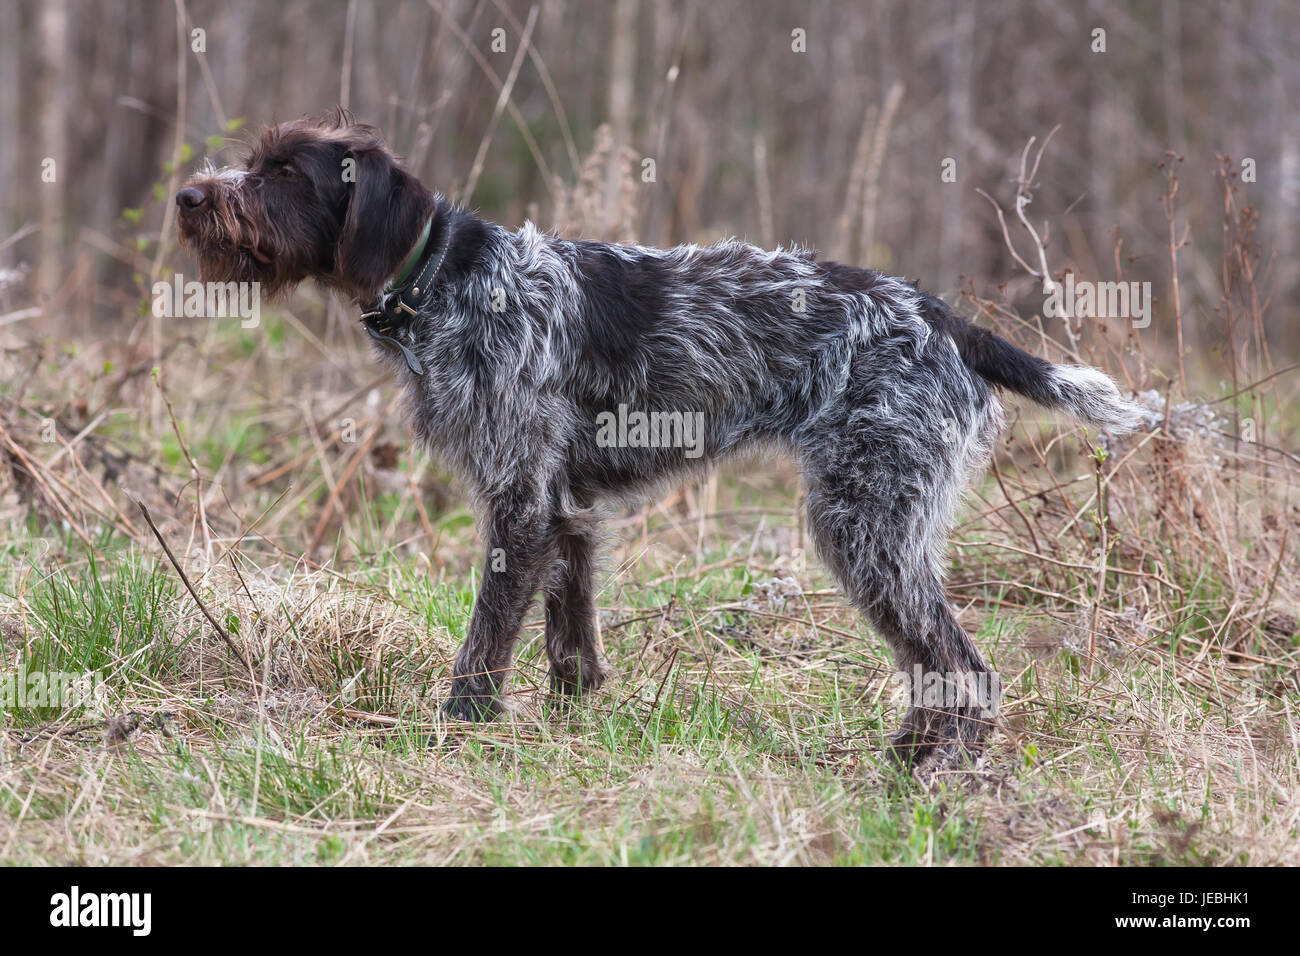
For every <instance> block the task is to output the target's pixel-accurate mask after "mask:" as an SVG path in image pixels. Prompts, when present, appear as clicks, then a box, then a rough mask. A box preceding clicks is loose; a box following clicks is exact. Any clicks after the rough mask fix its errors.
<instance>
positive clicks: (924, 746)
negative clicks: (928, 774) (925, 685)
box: [885, 707, 993, 771]
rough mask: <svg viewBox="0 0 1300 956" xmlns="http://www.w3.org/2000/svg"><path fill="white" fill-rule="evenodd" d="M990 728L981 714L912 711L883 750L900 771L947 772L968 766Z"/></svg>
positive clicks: (963, 710)
mask: <svg viewBox="0 0 1300 956" xmlns="http://www.w3.org/2000/svg"><path fill="white" fill-rule="evenodd" d="M992 727H993V723H992V720H991V719H989V718H988V717H987V716H986V715H985V714H984V713H983V712H980V713H974V712H972V711H970V710H967V709H961V710H931V709H926V708H919V707H913V708H912V709H911V710H909V711H908V712H907V715H906V716H905V717H904V718H903V726H902V727H900V728H899V729H898V730H897V731H895V732H894V733H893V734H891V735H890V737H889V741H888V744H887V745H886V748H885V750H886V753H887V754H888V756H889V758H890V760H891V761H892V762H893V763H894V765H895V766H897V767H899V768H900V769H903V770H912V771H916V770H919V769H920V768H921V767H922V766H923V765H924V766H925V767H931V766H932V765H935V764H941V765H943V766H944V767H951V768H956V767H959V766H964V765H971V764H973V763H974V762H975V760H976V758H977V757H978V756H979V754H980V753H981V752H982V750H983V747H984V738H985V737H986V736H987V735H988V733H989V731H990V730H991V729H992Z"/></svg>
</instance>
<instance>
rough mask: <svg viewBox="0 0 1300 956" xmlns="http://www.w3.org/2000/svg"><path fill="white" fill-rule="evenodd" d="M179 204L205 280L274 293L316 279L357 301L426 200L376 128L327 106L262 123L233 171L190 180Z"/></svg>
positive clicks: (399, 253) (418, 221)
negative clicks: (324, 111)
mask: <svg viewBox="0 0 1300 956" xmlns="http://www.w3.org/2000/svg"><path fill="white" fill-rule="evenodd" d="M191 190H197V191H198V193H199V194H201V195H202V198H201V199H197V194H196V193H194V192H191ZM182 200H184V201H182ZM196 200H197V201H196ZM178 205H179V207H180V212H179V223H180V241H181V245H182V246H183V247H184V248H185V249H187V250H188V251H189V252H191V253H192V254H193V255H194V256H195V258H196V259H197V260H198V263H199V269H200V273H201V275H202V277H203V279H204V280H205V281H218V282H232V281H233V282H259V283H261V285H262V291H263V292H264V293H265V294H267V295H270V296H274V295H277V294H285V293H288V292H289V291H292V289H293V288H294V287H295V286H296V285H297V284H298V283H299V282H301V281H302V280H304V279H306V278H315V279H318V280H320V281H321V282H323V283H324V284H326V285H327V286H330V287H332V288H336V289H338V290H340V291H342V292H343V293H345V294H347V295H349V296H351V297H352V298H354V299H355V300H356V301H358V302H364V301H367V300H369V299H371V298H373V297H374V296H375V295H376V294H377V293H378V292H379V290H380V289H381V288H382V286H383V284H384V282H385V280H387V279H388V278H389V277H390V276H391V275H392V273H393V272H394V271H396V269H397V266H398V264H399V263H400V262H401V261H402V259H403V257H404V256H405V255H406V254H407V253H408V252H409V251H410V249H411V246H412V245H413V244H414V243H415V240H416V239H417V238H418V236H419V233H420V229H421V228H422V227H423V224H424V222H425V221H426V220H427V219H428V217H429V215H430V214H431V213H432V211H433V208H434V197H433V195H432V193H430V192H429V191H428V190H427V189H426V188H425V187H424V186H422V185H421V184H420V183H419V181H418V180H417V179H416V178H415V177H414V176H412V175H411V174H410V173H409V172H407V171H406V169H405V168H404V167H403V166H402V165H401V163H400V162H399V161H398V160H397V158H396V157H394V156H393V154H392V153H391V152H390V151H389V150H388V148H387V147H386V146H385V145H384V143H383V140H382V139H381V138H380V136H379V132H378V131H377V130H376V129H375V128H374V127H372V126H366V125H364V124H361V123H355V122H353V121H352V118H351V117H350V116H349V115H348V114H347V113H346V112H345V111H342V110H335V111H334V112H332V113H330V114H329V115H327V116H325V117H322V118H318V119H302V120H295V121H293V122H290V123H282V124H280V125H277V126H268V127H264V128H263V129H262V131H261V133H260V134H259V136H258V139H257V141H256V142H254V143H252V144H250V146H249V150H248V155H247V157H246V158H245V159H244V160H243V162H242V163H240V164H239V165H238V166H236V167H233V168H229V169H225V170H220V171H217V170H213V169H208V170H205V171H203V172H200V173H198V174H196V175H194V176H193V177H191V178H190V179H189V181H188V182H186V184H185V188H184V189H182V190H181V193H179V194H178Z"/></svg>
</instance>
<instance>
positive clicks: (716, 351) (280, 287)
mask: <svg viewBox="0 0 1300 956" xmlns="http://www.w3.org/2000/svg"><path fill="white" fill-rule="evenodd" d="M176 202H177V204H178V206H179V207H180V208H179V221H180V236H181V240H182V242H183V244H184V245H185V246H186V248H188V249H189V250H191V251H192V252H193V254H194V255H195V256H196V257H197V259H198V261H199V263H200V267H201V271H202V273H203V278H204V279H205V280H208V281H212V280H217V281H223V282H229V281H245V282H248V281H256V282H259V283H261V284H262V287H263V289H264V291H266V292H268V293H271V294H274V293H276V292H283V291H286V290H289V289H292V288H293V287H294V286H295V285H296V284H297V283H299V282H301V281H302V280H304V279H307V278H314V279H317V280H318V281H320V282H322V283H324V284H325V285H326V286H329V287H331V288H334V289H337V290H339V291H340V292H341V293H343V294H345V295H346V296H348V297H350V298H351V299H352V300H353V301H355V302H356V304H357V306H358V307H359V308H360V310H361V316H360V317H361V321H362V324H363V326H364V329H365V330H366V332H367V333H368V334H369V335H370V336H371V337H372V338H373V339H374V342H375V346H376V350H377V351H378V353H379V354H380V355H381V356H382V357H383V358H384V359H385V360H386V361H387V362H388V363H389V365H390V366H391V367H392V369H393V372H394V373H395V374H396V375H397V377H398V378H399V379H400V381H401V383H402V385H403V386H404V387H405V390H406V393H407V396H408V397H409V406H410V414H411V419H412V422H413V423H414V428H415V431H416V433H417V434H418V435H419V437H420V438H421V439H422V440H423V441H424V442H425V443H427V444H428V446H429V447H430V448H432V449H433V450H435V451H436V452H437V453H438V454H439V455H440V456H441V457H442V458H443V460H444V461H445V462H446V464H447V465H448V467H450V468H451V469H452V470H453V471H454V472H456V473H457V474H458V475H459V476H460V477H461V478H462V479H463V480H464V481H465V483H466V484H467V486H468V488H469V490H470V491H471V493H472V495H473V498H474V501H475V503H476V505H477V507H478V509H479V512H480V515H481V520H482V528H483V531H484V534H485V536H486V539H487V542H486V543H487V552H488V558H487V562H486V564H487V567H486V570H485V572H484V574H483V583H482V589H481V591H480V593H479V595H478V601H477V603H476V604H475V606H474V613H473V617H472V619H471V621H470V624H469V632H468V636H467V638H466V639H465V643H464V646H463V647H462V648H461V649H460V652H459V654H458V655H457V658H456V663H455V667H454V671H453V677H452V683H451V691H450V697H449V699H448V700H447V702H446V705H445V707H446V710H447V712H448V713H449V714H451V715H453V716H455V717H458V718H464V719H482V718H487V717H490V716H492V715H494V714H495V713H497V712H498V711H499V710H500V708H501V691H502V685H503V683H504V682H505V679H506V674H507V672H508V670H509V667H510V661H511V651H512V648H513V646H514V643H515V640H516V638H517V637H518V634H519V630H520V626H521V624H522V621H523V618H524V614H525V612H526V611H527V609H528V606H529V604H530V602H531V601H532V599H533V597H534V595H536V593H537V592H538V591H541V592H542V593H543V594H544V596H545V616H546V650H547V654H548V656H549V658H550V665H551V683H552V686H553V688H554V689H555V690H557V691H560V692H565V693H573V692H580V691H590V690H592V689H594V688H596V687H598V686H599V685H600V683H601V682H602V681H603V680H604V679H605V676H606V665H605V662H604V660H603V648H602V645H601V639H600V629H599V622H598V618H597V611H596V591H595V585H594V580H593V570H594V567H595V563H596V556H595V545H594V540H595V532H596V528H597V524H598V521H599V518H600V510H599V509H600V507H601V503H602V501H604V500H607V499H611V498H613V499H636V498H640V497H644V496H646V495H648V494H652V493H654V491H655V490H656V489H657V488H662V487H663V486H664V484H665V483H667V482H670V481H673V480H679V479H681V478H682V477H683V476H685V475H688V474H690V473H691V472H692V471H693V470H695V469H697V468H698V467H699V466H702V465H705V464H708V463H710V462H714V461H717V460H718V459H720V458H723V457H724V456H726V455H728V454H730V453H731V452H734V451H739V450H740V449H743V448H745V447H746V446H752V445H754V444H755V443H760V442H761V443H768V444H775V445H778V446H781V447H784V448H785V449H788V451H789V452H790V453H791V454H792V455H794V456H795V457H796V458H797V459H798V461H799V462H800V464H801V466H802V469H803V474H804V479H805V482H806V486H807V489H808V521H809V526H810V527H811V528H812V530H813V533H814V537H815V539H816V542H817V545H818V548H819V550H820V552H821V555H822V557H823V559H824V560H825V562H826V564H827V565H829V567H830V568H831V570H832V571H833V572H834V573H835V575H836V576H837V577H838V579H839V581H840V583H841V584H842V585H843V587H844V590H845V592H846V593H847V595H848V597H849V599H850V600H851V601H852V602H853V604H854V605H855V606H856V607H857V608H858V609H859V610H860V611H861V612H862V613H863V614H865V615H866V617H867V619H868V620H869V621H870V622H871V624H872V625H874V627H875V628H876V630H877V631H878V632H879V633H880V634H881V635H883V637H884V638H885V640H886V641H888V643H889V646H890V647H891V648H892V649H893V653H894V658H895V661H896V663H897V665H898V668H899V669H900V670H901V671H903V672H904V673H907V674H909V675H910V674H912V673H917V674H926V675H931V674H938V675H945V678H944V679H945V680H947V679H951V677H952V675H958V676H957V677H956V678H955V679H956V680H958V681H972V682H974V681H984V682H987V681H988V680H989V679H990V678H995V675H993V673H992V671H991V669H990V668H989V665H988V664H986V663H985V661H984V659H983V658H982V657H981V656H980V652H979V651H978V650H977V649H976V647H975V645H974V644H973V643H972V642H971V639H970V637H969V636H968V635H967V634H966V632H965V631H964V630H963V629H962V627H961V625H959V624H958V623H957V620H956V618H955V617H954V616H953V612H952V610H951V608H950V607H949V604H948V601H947V599H946V598H945V595H944V587H943V570H944V558H943V552H944V545H945V539H946V537H947V535H948V532H949V528H950V525H951V522H952V517H953V510H954V507H955V505H956V503H957V500H958V497H959V495H960V493H961V490H962V486H963V484H964V483H965V481H966V479H967V478H968V476H970V475H971V474H972V473H973V472H975V471H977V470H979V469H980V468H981V467H983V465H984V464H985V463H986V461H987V459H988V457H989V454H990V451H991V447H992V443H993V441H994V439H995V436H996V435H997V434H998V431H999V429H1000V428H1001V426H1002V407H1001V404H1000V402H999V400H998V397H997V394H996V393H995V391H994V389H995V388H1006V389H1010V390H1011V391H1013V392H1017V393H1019V394H1021V395H1024V396H1027V397H1028V398H1030V399H1032V400H1033V401H1035V402H1037V403H1038V404H1040V405H1044V406H1047V407H1049V408H1059V409H1063V410H1065V411H1067V412H1070V413H1072V414H1073V415H1075V416H1077V417H1079V418H1081V419H1083V420H1084V421H1087V422H1091V423H1093V424H1095V425H1098V426H1101V427H1102V428H1105V429H1109V430H1112V431H1115V432H1123V431H1128V430H1131V429H1133V428H1135V427H1136V426H1137V425H1138V424H1139V420H1140V414H1139V411H1138V409H1137V408H1136V407H1134V406H1133V405H1131V404H1129V403H1127V402H1126V401H1124V400H1123V399H1122V398H1121V397H1120V394H1119V392H1118V390H1117V389H1116V387H1115V384H1114V383H1113V382H1112V381H1111V380H1110V379H1109V378H1108V377H1107V376H1106V375H1105V374H1103V373H1102V372H1099V371H1097V370H1095V369H1092V368H1084V367H1079V366H1063V365H1053V364H1052V363H1050V362H1047V361H1044V360H1043V359H1041V358H1037V357H1035V356H1033V355H1030V354H1028V353H1026V352H1023V351H1021V350H1020V349H1018V348H1016V347H1015V346H1013V345H1011V344H1010V343H1008V342H1006V341H1004V340H1003V339H1000V338H998V337H997V336H995V335H993V334H992V333H990V332H989V331H987V330H985V329H982V328H978V327H976V326H973V325H970V324H968V323H967V322H966V320H965V319H963V318H962V317H961V316H959V315H958V314H956V313H955V312H954V311H952V310H951V309H950V308H949V307H948V306H947V305H946V304H945V303H944V302H943V301H941V300H940V299H938V298H935V297H934V296H931V295H927V294H925V293H924V292H920V291H918V290H917V289H915V288H914V287H913V286H912V285H910V284H909V283H906V282H903V281H901V280H899V279H895V278H891V277H889V276H884V275H880V274H878V273H875V272H871V271H869V270H866V269H857V268H852V267H850V266H844V265H839V264H836V263H833V262H818V261H817V260H816V259H815V258H814V255H813V254H812V253H810V252H803V251H786V250H780V249H778V250H777V251H776V252H767V251H764V250H762V249H758V248H756V247H754V246H751V245H747V244H745V243H742V242H734V241H733V242H722V243H719V244H717V245H712V246H696V245H685V246H676V247H674V248H671V249H651V248H646V247H644V246H633V245H614V244H609V243H603V242H589V241H583V240H570V239H560V238H557V237H555V236H551V235H546V234H544V233H541V232H539V231H538V230H537V229H536V228H534V227H533V225H532V224H531V223H529V224H525V225H524V227H523V228H522V229H520V230H518V231H515V232H511V231H509V230H507V229H504V228H502V227H501V226H498V225H495V224H493V223H490V222H486V221H484V220H483V219H480V218H479V217H477V216H475V215H474V214H473V213H470V212H467V211H466V210H464V209H461V208H458V207H457V206H455V205H453V204H452V203H451V202H449V201H448V200H447V199H445V198H443V197H442V196H441V195H439V194H437V193H434V192H432V191H431V190H429V189H428V188H427V187H425V186H424V185H423V184H422V183H421V182H420V181H419V180H417V179H416V178H415V176H413V175H412V174H411V173H410V172H409V171H408V170H407V169H406V168H405V167H404V166H403V165H402V163H401V162H400V161H398V160H397V159H396V158H395V157H394V155H393V154H392V153H391V152H390V151H389V150H388V149H387V147H386V146H385V145H384V143H383V141H382V139H381V138H380V136H379V133H378V132H377V131H376V130H375V129H374V128H373V127H370V126H365V125H361V124H359V123H354V122H353V121H352V119H351V117H350V116H348V115H347V114H346V113H344V112H342V111H336V112H335V113H333V114H332V115H330V116H328V117H326V118H324V119H320V120H299V121H295V122H290V123H285V124H283V125H279V126H275V127H271V128H268V129H265V130H263V132H262V134H261V137H260V139H259V140H258V141H257V142H256V143H255V144H254V145H253V147H252V150H251V153H250V155H249V157H248V159H247V161H246V162H245V163H244V164H243V165H242V166H241V167H238V168H230V169H223V170H220V171H215V170H209V171H206V172H203V173H200V174H199V175H197V176H195V177H194V178H192V179H191V180H190V181H189V182H188V183H187V184H186V185H185V187H184V188H183V189H181V190H180V192H178V193H177V195H176ZM633 413H636V414H639V415H641V416H642V417H643V419H647V420H651V421H655V422H658V423H659V424H662V425H664V426H665V427H666V428H667V427H669V426H670V425H671V424H672V423H673V422H675V421H681V422H685V421H688V420H689V422H690V423H691V425H692V428H693V429H694V428H695V426H696V425H698V426H699V427H698V429H697V430H698V432H699V434H697V435H694V437H693V440H692V442H682V441H633V440H613V441H611V440H608V433H609V432H610V431H611V429H610V427H609V421H610V420H611V416H614V417H616V418H619V419H620V420H622V421H625V422H626V421H629V420H630V419H631V415H632V414H633ZM656 415H657V416H659V418H656V417H655V416H656ZM674 416H679V417H678V418H674ZM670 430H671V429H670ZM602 431H603V432H604V433H606V435H605V438H604V440H602V439H601V436H602ZM641 437H643V438H644V437H645V436H644V435H642V436H641ZM660 437H662V436H660ZM912 690H913V699H912V702H911V707H910V709H909V710H908V712H907V715H906V717H905V718H904V721H903V726H902V728H901V729H900V730H899V731H898V732H897V733H895V734H894V735H893V736H892V737H891V738H890V744H891V752H892V753H893V754H894V755H895V756H896V757H898V758H900V759H901V760H903V761H904V762H912V761H915V760H917V759H920V758H922V757H924V756H926V755H930V754H933V753H935V752H936V750H937V751H938V753H940V754H947V755H950V756H955V755H960V754H962V753H963V752H965V751H969V750H973V749H975V748H976V747H977V745H978V744H979V742H980V740H981V739H982V737H983V736H984V734H985V733H986V732H987V730H988V728H989V724H990V721H991V719H992V716H993V715H992V710H991V707H990V702H989V701H987V700H977V699H975V695H973V694H967V693H962V692H959V693H957V694H956V695H955V697H953V696H949V697H947V698H946V699H945V700H944V701H943V703H942V704H940V705H937V706H936V705H934V704H932V703H929V702H926V701H922V700H919V699H918V696H917V695H918V690H919V688H917V687H913V689H912Z"/></svg>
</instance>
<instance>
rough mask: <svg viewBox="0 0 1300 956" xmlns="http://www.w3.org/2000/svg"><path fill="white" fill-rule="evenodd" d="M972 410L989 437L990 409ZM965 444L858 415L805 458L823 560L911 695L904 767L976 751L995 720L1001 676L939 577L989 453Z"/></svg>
mask: <svg viewBox="0 0 1300 956" xmlns="http://www.w3.org/2000/svg"><path fill="white" fill-rule="evenodd" d="M972 411H976V412H977V414H976V415H975V416H974V417H975V418H977V419H979V420H980V422H981V424H980V425H978V426H975V427H976V428H977V429H979V430H980V431H981V432H982V435H981V438H983V437H987V435H988V434H989V433H990V431H989V426H988V424H987V421H986V419H985V415H986V413H987V410H986V409H979V410H975V409H972ZM896 421H897V419H896V418H895V422H896ZM913 421H915V419H913ZM946 422H947V426H948V428H950V429H951V428H953V427H956V426H955V421H954V420H952V419H949V420H946ZM936 424H937V423H936ZM957 439H958V440H957V441H954V436H953V435H952V434H951V433H945V428H944V427H943V426H942V425H940V426H939V427H935V428H927V427H920V428H917V427H912V428H909V429H908V430H906V431H899V430H897V429H896V428H894V429H891V428H890V426H889V422H888V421H883V420H882V419H881V418H879V417H875V416H870V415H860V414H853V415H848V416H846V418H845V419H844V420H842V421H840V422H839V423H838V426H837V427H836V428H835V429H834V432H833V434H828V435H826V436H825V437H824V439H823V440H820V441H817V442H816V443H815V444H814V445H812V447H811V448H810V449H809V448H806V449H805V451H806V453H805V455H804V469H805V476H806V480H807V483H808V516H809V525H810V527H811V529H812V531H813V535H814V538H815V540H816V542H817V546H818V550H819V551H820V553H821V555H822V558H823V560H824V561H825V562H826V563H827V565H829V567H830V568H831V570H832V571H833V572H834V573H835V575H836V576H837V577H838V578H839V580H840V582H841V583H842V585H843V586H844V589H845V591H846V592H847V593H848V596H849V599H850V600H851V601H852V602H853V604H854V605H855V606H856V607H857V608H858V609H859V610H861V611H862V612H863V614H865V615H866V616H867V618H868V619H869V620H870V621H871V623H872V624H873V625H874V626H875V628H876V630H877V631H878V633H879V634H880V635H881V636H882V637H883V638H884V639H885V641H886V642H887V643H888V644H889V647H890V649H891V650H892V652H893V655H894V661H895V664H896V666H897V668H898V670H899V671H900V672H902V674H903V675H904V678H905V680H906V681H907V683H908V685H909V687H910V690H911V706H910V709H909V710H908V712H907V715H906V717H905V718H904V720H903V725H902V727H901V728H900V729H899V731H898V732H897V733H895V734H894V735H893V736H892V737H891V738H890V747H889V750H890V753H891V755H892V756H893V757H894V758H895V759H896V760H897V761H899V762H900V763H903V764H906V765H914V764H915V763H916V762H917V761H919V760H920V759H921V758H923V757H925V756H927V755H928V754H930V753H932V752H933V751H935V749H936V748H942V749H943V750H945V751H949V752H951V754H952V755H957V754H961V753H966V752H970V751H974V750H975V749H976V748H977V747H978V745H979V743H980V741H981V740H982V739H983V737H984V736H985V734H986V733H987V732H988V730H989V729H990V727H991V725H992V719H993V717H994V714H995V712H996V700H997V696H998V691H999V686H998V681H997V675H996V674H995V673H994V672H993V671H992V669H991V668H990V667H989V665H988V664H986V663H985V662H984V659H983V658H982V657H981V656H980V652H979V651H978V649H976V647H975V645H974V643H973V642H972V641H971V639H970V637H969V635H967V633H966V632H965V630H964V629H963V628H962V626H961V625H960V624H959V623H957V619H956V617H955V616H954V615H953V612H952V609H951V607H950V606H949V605H948V601H947V598H946V596H945V594H944V589H943V580H942V574H941V570H940V560H941V554H942V546H943V543H944V540H945V538H946V536H947V533H948V529H949V523H950V519H951V512H952V506H953V504H954V503H955V500H956V497H957V493H958V490H959V489H958V485H959V482H960V481H961V480H963V478H964V476H965V472H966V470H967V467H968V466H969V464H970V462H969V461H968V459H969V458H971V457H972V456H973V453H972V449H973V448H974V447H975V446H978V445H981V444H982V441H978V442H972V441H969V440H967V439H966V436H965V431H964V430H960V433H959V434H958V435H957ZM974 457H978V449H977V448H976V450H975V452H974Z"/></svg>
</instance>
